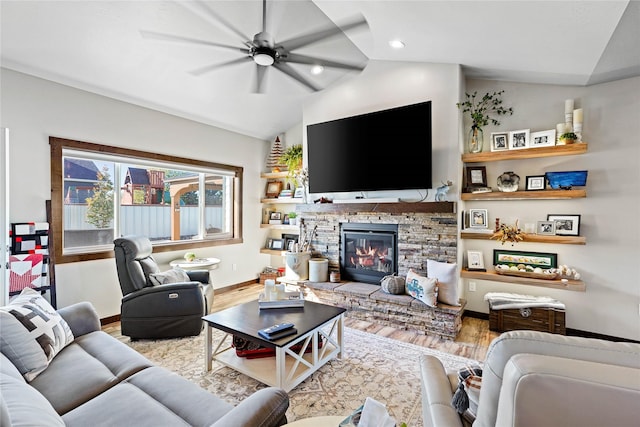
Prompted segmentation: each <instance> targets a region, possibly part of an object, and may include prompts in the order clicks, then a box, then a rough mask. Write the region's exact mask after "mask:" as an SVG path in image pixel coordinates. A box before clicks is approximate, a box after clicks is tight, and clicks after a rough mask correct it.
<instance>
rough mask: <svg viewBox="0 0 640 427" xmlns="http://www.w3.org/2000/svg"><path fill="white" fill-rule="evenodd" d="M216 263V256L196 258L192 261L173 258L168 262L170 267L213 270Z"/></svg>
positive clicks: (217, 260) (216, 266)
mask: <svg viewBox="0 0 640 427" xmlns="http://www.w3.org/2000/svg"><path fill="white" fill-rule="evenodd" d="M218 264H220V260H219V259H218V258H196V259H194V260H193V261H187V260H185V259H174V260H173V261H171V262H170V263H169V265H170V266H171V267H172V268H174V267H178V268H182V269H183V270H215V269H216V268H218Z"/></svg>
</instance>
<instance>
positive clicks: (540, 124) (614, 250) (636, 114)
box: [459, 78, 640, 340]
mask: <svg viewBox="0 0 640 427" xmlns="http://www.w3.org/2000/svg"><path fill="white" fill-rule="evenodd" d="M466 84H467V87H466V89H467V91H468V92H473V91H475V90H477V91H478V94H479V95H482V94H484V93H486V92H493V91H498V90H503V89H504V90H505V93H504V95H503V100H504V105H505V106H507V107H513V109H514V114H513V116H508V117H506V118H504V119H501V121H502V123H501V125H500V126H488V127H487V128H485V129H484V138H485V151H489V150H490V149H489V146H488V144H489V138H490V134H491V132H496V131H509V130H518V129H531V131H541V130H548V129H555V126H556V124H557V123H561V122H563V121H564V101H565V99H570V98H572V99H574V100H575V106H576V108H583V109H584V130H583V140H584V141H586V142H587V143H588V144H589V150H588V152H587V154H584V155H579V156H567V157H556V158H546V159H530V160H524V161H523V160H519V161H515V160H514V161H508V162H490V163H486V164H485V166H486V167H487V179H488V182H489V185H490V186H493V187H494V188H495V187H496V178H497V176H498V175H499V174H501V173H502V172H505V171H514V172H516V173H517V174H518V175H520V178H521V179H522V180H523V181H524V179H525V177H526V176H527V175H542V174H544V172H547V171H571V170H588V171H589V175H588V179H587V186H586V189H587V197H586V198H585V199H572V200H522V201H504V202H502V201H474V202H466V203H463V204H462V205H461V207H460V208H461V209H469V208H483V209H484V208H486V209H488V212H489V224H490V225H493V224H494V219H495V218H496V217H499V218H501V219H511V220H515V219H516V218H518V219H519V224H520V225H521V226H522V227H523V228H524V223H526V222H535V221H537V220H546V218H547V214H580V215H581V216H582V217H581V226H580V234H581V235H584V236H585V237H586V239H587V244H586V245H584V246H582V245H552V244H541V243H517V244H516V245H515V246H514V247H511V246H510V245H509V244H505V246H503V247H502V248H507V249H509V248H512V249H514V250H522V251H536V252H552V253H557V254H558V262H559V263H560V264H567V265H569V266H571V267H574V268H576V269H577V270H578V271H579V272H580V273H581V275H582V279H583V280H584V282H585V284H586V288H587V290H586V292H571V291H565V290H556V289H547V288H541V287H535V286H523V285H510V284H506V283H497V282H489V281H479V280H474V281H475V282H476V284H477V291H476V292H466V297H467V299H468V306H467V308H468V309H469V310H473V311H478V312H485V313H486V312H488V306H487V303H486V302H485V301H484V299H483V296H484V294H485V293H487V292H494V291H495V292H515V293H523V294H529V295H547V296H550V297H552V298H556V299H558V300H560V301H562V302H564V303H565V305H566V317H567V320H566V324H567V327H568V328H573V329H579V330H584V331H590V332H596V333H601V334H606V335H611V336H616V337H623V338H629V339H635V340H640V314H639V304H640V279H639V278H640V227H639V226H638V224H639V221H638V219H639V218H640V140H639V139H638V135H640V78H633V79H627V80H620V81H617V82H612V83H606V84H600V85H595V86H589V87H575V86H552V85H535V84H518V83H509V82H496V81H486V80H468V81H467V83H466ZM521 189H524V184H523V183H522V182H521ZM459 248H460V250H461V251H464V252H465V253H466V250H468V249H471V250H482V251H483V252H484V260H485V264H487V265H491V260H492V253H493V249H496V248H501V246H500V244H499V243H497V242H495V241H480V240H461V241H460V245H459ZM468 281H469V280H466V282H468ZM465 288H466V286H465Z"/></svg>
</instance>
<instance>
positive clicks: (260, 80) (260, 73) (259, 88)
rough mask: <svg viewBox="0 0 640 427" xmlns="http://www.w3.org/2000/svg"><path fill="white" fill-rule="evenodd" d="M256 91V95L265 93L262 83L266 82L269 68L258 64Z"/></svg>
mask: <svg viewBox="0 0 640 427" xmlns="http://www.w3.org/2000/svg"><path fill="white" fill-rule="evenodd" d="M256 67H257V68H256V90H255V91H254V93H263V92H262V83H263V82H264V76H265V75H266V74H267V68H269V67H263V66H262V65H258V64H256Z"/></svg>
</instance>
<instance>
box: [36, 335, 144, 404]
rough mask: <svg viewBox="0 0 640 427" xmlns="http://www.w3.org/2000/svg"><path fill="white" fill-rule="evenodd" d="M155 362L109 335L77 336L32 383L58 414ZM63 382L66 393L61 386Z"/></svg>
mask: <svg viewBox="0 0 640 427" xmlns="http://www.w3.org/2000/svg"><path fill="white" fill-rule="evenodd" d="M150 366H152V363H151V362H150V361H149V360H148V359H147V358H145V357H144V356H142V355H141V354H140V353H138V352H136V351H135V350H133V349H132V348H131V347H129V346H126V345H124V344H122V343H121V342H120V341H118V340H116V339H114V338H113V337H111V336H110V335H109V334H107V333H105V332H102V331H96V332H92V333H90V334H86V335H83V336H81V337H78V338H76V340H75V341H74V342H73V343H72V344H71V345H69V346H68V347H67V348H65V349H64V350H63V351H61V352H60V354H58V356H56V358H55V359H54V360H53V361H52V362H51V364H50V365H49V368H47V370H45V371H44V372H43V373H42V374H40V375H39V376H38V377H37V378H36V379H34V380H33V381H32V382H31V385H32V386H33V387H35V388H36V389H37V390H38V391H39V392H40V393H42V395H43V396H45V397H46V398H47V400H49V402H51V405H52V406H53V407H54V408H55V410H56V411H57V412H58V413H59V414H65V413H67V412H68V411H70V410H72V409H74V408H76V407H78V406H80V405H82V404H83V403H85V402H87V401H89V400H91V399H93V398H94V397H95V396H97V395H99V394H100V393H103V392H104V391H106V390H108V389H110V388H111V387H113V386H115V385H116V384H118V383H120V382H121V381H123V380H125V379H126V378H128V377H130V376H131V375H133V374H135V373H136V372H139V371H140V370H142V369H145V368H148V367H150ZM61 384H64V393H60V385H61Z"/></svg>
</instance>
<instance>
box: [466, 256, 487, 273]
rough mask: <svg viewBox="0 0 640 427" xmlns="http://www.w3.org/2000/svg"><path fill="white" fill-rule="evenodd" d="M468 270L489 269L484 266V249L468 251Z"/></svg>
mask: <svg viewBox="0 0 640 427" xmlns="http://www.w3.org/2000/svg"><path fill="white" fill-rule="evenodd" d="M467 270H469V271H487V269H486V268H484V256H483V254H482V251H467Z"/></svg>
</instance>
